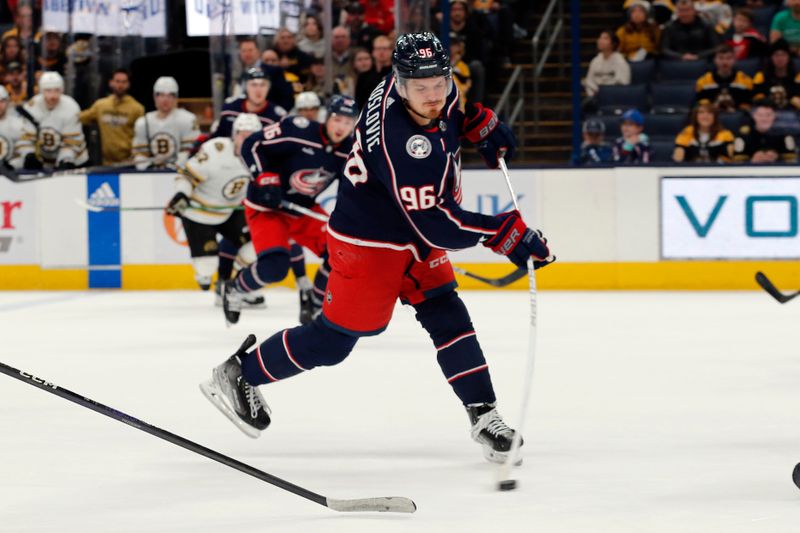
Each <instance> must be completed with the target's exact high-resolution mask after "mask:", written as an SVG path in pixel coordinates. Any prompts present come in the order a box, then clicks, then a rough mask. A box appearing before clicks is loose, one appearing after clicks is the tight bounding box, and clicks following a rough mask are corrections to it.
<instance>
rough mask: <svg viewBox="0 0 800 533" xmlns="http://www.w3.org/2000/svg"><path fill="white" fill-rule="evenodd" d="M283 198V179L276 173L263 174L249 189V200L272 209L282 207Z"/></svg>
mask: <svg viewBox="0 0 800 533" xmlns="http://www.w3.org/2000/svg"><path fill="white" fill-rule="evenodd" d="M282 197H283V191H282V190H281V177H280V175H278V174H275V173H274V172H262V173H261V174H259V175H258V176H257V177H256V178H255V180H254V181H253V183H251V184H250V187H249V188H248V189H247V199H248V200H250V201H251V202H253V203H254V204H256V205H260V206H263V207H269V208H270V209H277V208H278V207H279V206H280V205H281V198H282Z"/></svg>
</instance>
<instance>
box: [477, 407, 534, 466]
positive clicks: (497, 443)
mask: <svg viewBox="0 0 800 533" xmlns="http://www.w3.org/2000/svg"><path fill="white" fill-rule="evenodd" d="M467 413H468V414H469V421H470V423H471V424H472V430H471V431H470V434H471V435H472V440H474V441H475V442H477V443H479V444H481V446H482V447H483V456H484V457H486V459H487V460H488V461H490V462H492V463H504V462H505V461H506V459H507V458H508V452H509V451H510V450H511V443H512V441H513V440H514V430H513V429H511V428H510V427H508V426H507V425H506V423H505V422H503V419H502V418H501V417H500V413H498V412H497V409H496V408H495V404H493V403H483V404H473V405H468V406H467ZM521 445H522V443H521V442H520V446H521ZM515 464H516V465H520V464H522V458H519V459H518V460H517V462H516V463H515Z"/></svg>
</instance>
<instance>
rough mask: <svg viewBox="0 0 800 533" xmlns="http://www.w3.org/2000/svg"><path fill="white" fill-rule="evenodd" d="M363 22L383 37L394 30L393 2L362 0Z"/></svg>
mask: <svg viewBox="0 0 800 533" xmlns="http://www.w3.org/2000/svg"><path fill="white" fill-rule="evenodd" d="M361 4H362V5H363V6H364V22H366V23H367V24H368V25H369V26H372V27H373V28H375V29H377V30H378V31H379V32H381V33H382V34H384V35H387V34H389V33H391V32H392V30H393V29H394V4H395V0H362V1H361Z"/></svg>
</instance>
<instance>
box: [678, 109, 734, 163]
mask: <svg viewBox="0 0 800 533" xmlns="http://www.w3.org/2000/svg"><path fill="white" fill-rule="evenodd" d="M689 121H690V124H689V126H686V127H685V128H684V129H683V131H681V132H680V133H679V134H678V136H677V137H676V138H675V151H674V152H673V153H672V159H673V161H675V162H677V163H730V162H731V159H732V158H733V133H731V131H730V130H726V129H725V128H724V127H723V126H722V124H721V123H720V121H719V111H717V108H716V107H714V106H713V105H712V104H709V103H703V104H698V105H697V106H695V108H694V109H693V110H692V113H691V115H690V119H689Z"/></svg>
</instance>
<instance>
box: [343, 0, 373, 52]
mask: <svg viewBox="0 0 800 533" xmlns="http://www.w3.org/2000/svg"><path fill="white" fill-rule="evenodd" d="M345 11H346V12H347V17H346V19H345V24H346V25H347V27H348V28H349V29H350V42H351V43H353V45H354V46H360V47H361V48H366V49H367V50H369V51H370V52H371V51H372V42H373V41H374V40H375V38H376V37H377V36H378V35H382V34H381V32H380V30H378V28H375V27H373V26H370V25H369V24H367V23H366V22H365V21H364V6H362V5H361V4H359V3H358V2H355V1H354V2H351V3H350V4H349V5H348V6H347V7H346V8H345Z"/></svg>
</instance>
